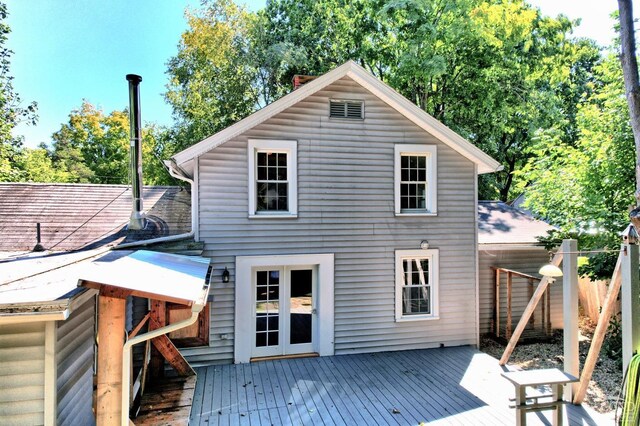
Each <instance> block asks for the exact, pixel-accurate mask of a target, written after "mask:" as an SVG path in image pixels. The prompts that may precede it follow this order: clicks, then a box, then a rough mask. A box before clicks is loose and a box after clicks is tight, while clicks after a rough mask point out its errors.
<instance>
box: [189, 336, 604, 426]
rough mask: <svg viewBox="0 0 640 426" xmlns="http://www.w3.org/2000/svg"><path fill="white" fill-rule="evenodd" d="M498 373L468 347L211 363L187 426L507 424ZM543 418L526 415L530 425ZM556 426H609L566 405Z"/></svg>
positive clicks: (511, 417)
mask: <svg viewBox="0 0 640 426" xmlns="http://www.w3.org/2000/svg"><path fill="white" fill-rule="evenodd" d="M503 371H505V370H503V368H502V367H500V366H499V365H498V361H497V360H496V359H494V358H492V357H491V356H489V355H487V354H484V353H482V352H478V351H477V350H475V349H473V348H471V347H458V348H443V349H428V350H413V351H401V352H385V353H375V354H360V355H342V356H333V357H320V358H299V359H285V360H275V361H262V362H254V363H251V364H239V365H221V366H211V367H206V368H200V369H198V380H197V383H196V389H195V394H194V399H193V405H192V410H191V416H190V422H189V424H191V425H211V426H214V425H215V426H217V425H248V426H256V425H260V426H264V425H418V424H420V423H428V424H446V425H470V424H473V425H491V426H493V425H511V424H515V412H514V410H513V409H510V408H509V407H508V406H509V398H510V397H513V396H514V387H513V385H512V384H511V383H509V382H508V381H507V380H506V379H504V378H502V377H501V376H500V373H502V372H503ZM550 419H551V415H550V412H549V411H546V412H538V413H531V414H528V416H527V421H528V424H530V425H534V424H538V425H539V424H551V420H550ZM567 419H568V420H569V421H567ZM564 424H565V425H567V424H569V425H590V426H591V425H593V426H595V425H608V424H611V425H613V421H612V420H610V419H606V418H604V417H602V416H600V415H599V414H598V413H595V412H594V411H593V410H591V409H589V408H588V407H585V406H582V407H578V406H573V405H567V406H565V423H564Z"/></svg>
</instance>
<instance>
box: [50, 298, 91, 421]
mask: <svg viewBox="0 0 640 426" xmlns="http://www.w3.org/2000/svg"><path fill="white" fill-rule="evenodd" d="M94 310H95V298H91V299H89V300H88V301H86V302H85V303H84V304H83V305H82V306H80V307H78V308H76V309H75V310H74V311H73V312H72V314H71V316H70V317H69V318H68V319H67V320H66V321H58V333H57V336H58V341H57V344H56V354H57V365H58V371H57V377H58V378H57V392H58V394H57V397H58V404H57V405H58V407H57V424H58V425H80V424H81V425H90V424H94V423H95V419H94V416H93V412H92V404H93V361H94V345H93V343H94V323H95V319H94Z"/></svg>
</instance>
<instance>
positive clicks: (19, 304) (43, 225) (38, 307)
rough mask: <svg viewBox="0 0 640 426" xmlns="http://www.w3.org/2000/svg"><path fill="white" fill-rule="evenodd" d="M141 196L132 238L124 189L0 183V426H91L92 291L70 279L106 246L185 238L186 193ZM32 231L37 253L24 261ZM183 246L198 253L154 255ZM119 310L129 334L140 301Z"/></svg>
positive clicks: (152, 190)
mask: <svg viewBox="0 0 640 426" xmlns="http://www.w3.org/2000/svg"><path fill="white" fill-rule="evenodd" d="M144 197H145V207H146V208H147V218H148V226H147V227H146V228H145V229H144V230H140V231H136V232H135V233H131V232H127V231H126V229H125V228H126V225H127V223H128V222H129V215H130V213H131V188H130V187H127V186H123V185H89V184H86V185H85V184H68V185H67V184H23V183H0V424H59V425H64V424H92V423H93V422H94V421H95V420H94V414H93V412H92V399H93V396H92V395H93V376H94V357H95V349H94V342H95V327H96V291H95V290H92V289H83V288H78V279H79V278H82V277H83V271H86V267H87V266H88V264H91V263H95V262H97V261H99V259H105V255H106V254H107V252H109V251H110V250H111V248H112V247H113V246H114V245H115V244H118V243H124V242H127V241H131V240H135V241H138V242H139V244H140V245H151V246H152V247H155V248H158V245H160V244H161V242H159V241H158V238H160V239H163V240H164V241H166V240H168V239H171V238H175V237H180V236H181V235H182V236H184V235H185V233H186V235H190V234H189V231H190V226H191V213H190V201H189V199H190V196H189V194H188V192H187V191H185V190H181V189H180V188H178V187H147V188H145V189H144ZM36 224H40V238H39V244H40V246H41V249H44V251H38V252H32V249H33V248H34V246H36V244H37V243H38V238H37V232H36V230H37V226H36ZM141 240H142V241H141ZM154 241H155V242H156V244H155V245H154V244H153V242H154ZM185 247H186V248H188V249H189V250H192V251H197V249H198V246H197V245H194V244H188V243H185V242H184V241H177V242H175V243H170V242H165V243H164V246H163V247H161V248H163V249H164V251H180V250H184V249H185ZM128 253H130V251H119V252H117V256H125V255H127V254H128ZM102 261H103V262H104V260H102ZM127 307H128V315H127V318H128V323H127V327H126V328H127V331H130V330H131V329H132V327H133V325H135V324H134V322H133V320H132V319H133V318H134V317H135V316H138V317H139V316H141V315H140V313H139V312H138V311H142V310H146V299H144V300H141V299H133V298H131V299H130V300H129V301H128V306H127Z"/></svg>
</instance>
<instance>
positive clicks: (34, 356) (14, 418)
mask: <svg viewBox="0 0 640 426" xmlns="http://www.w3.org/2000/svg"><path fill="white" fill-rule="evenodd" d="M44 324H45V323H44V322H32V323H25V324H8V325H0V424H2V425H41V424H44V341H45V326H44Z"/></svg>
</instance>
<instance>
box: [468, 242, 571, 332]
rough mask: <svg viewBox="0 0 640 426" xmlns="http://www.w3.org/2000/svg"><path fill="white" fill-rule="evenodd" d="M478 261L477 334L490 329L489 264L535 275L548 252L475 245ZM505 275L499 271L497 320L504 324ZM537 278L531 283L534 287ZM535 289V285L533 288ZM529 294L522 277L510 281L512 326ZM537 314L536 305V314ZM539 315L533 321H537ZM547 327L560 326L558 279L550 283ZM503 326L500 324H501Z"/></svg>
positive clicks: (491, 293) (492, 295)
mask: <svg viewBox="0 0 640 426" xmlns="http://www.w3.org/2000/svg"><path fill="white" fill-rule="evenodd" d="M479 252H480V255H479V264H480V271H479V277H480V333H481V334H482V333H488V332H491V331H492V330H491V327H492V321H493V309H494V306H495V302H494V298H495V290H494V288H495V272H494V271H493V270H492V269H491V267H500V268H506V269H512V270H514V271H518V272H522V273H525V274H529V275H533V276H539V274H538V269H540V267H541V266H542V265H544V264H545V263H548V262H549V253H548V252H547V251H546V250H544V249H543V248H536V247H532V248H531V249H527V250H491V251H487V250H483V249H482V246H480V248H479ZM506 280H507V276H506V274H502V276H501V278H500V282H501V289H502V291H501V299H500V304H501V306H500V307H501V309H500V312H501V314H500V316H501V323H502V324H505V323H506V318H507V311H506V300H507V299H506V282H507V281H506ZM537 285H538V281H536V283H535V286H536V287H537ZM534 290H535V287H534ZM529 299H530V297H529V293H528V290H527V288H526V285H525V281H524V280H517V281H516V280H514V285H513V288H512V309H513V311H512V312H513V313H512V315H513V328H515V327H516V325H517V323H518V321H519V319H520V317H521V316H522V312H523V311H524V309H525V307H526V306H527V304H528V303H529ZM539 313H540V306H538V309H537V310H536V315H539ZM539 318H540V317H539V316H538V317H537V319H536V322H538V321H539ZM551 326H552V328H562V278H558V279H557V280H556V282H555V283H554V284H553V285H552V286H551ZM502 328H503V327H502Z"/></svg>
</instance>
